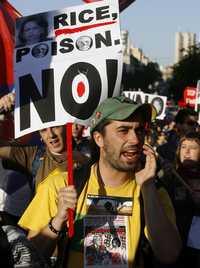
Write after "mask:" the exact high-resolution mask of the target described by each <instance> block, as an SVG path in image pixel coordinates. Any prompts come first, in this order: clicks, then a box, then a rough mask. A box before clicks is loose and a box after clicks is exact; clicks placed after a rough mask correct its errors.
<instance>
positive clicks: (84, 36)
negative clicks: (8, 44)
mask: <svg viewBox="0 0 200 268" xmlns="http://www.w3.org/2000/svg"><path fill="white" fill-rule="evenodd" d="M121 75H122V52H121V37H120V27H119V7H118V1H117V0H109V1H106V2H104V1H99V2H95V3H93V4H90V5H81V6H74V7H70V8H66V9H63V10H57V11H51V12H46V13H40V14H35V15H33V16H28V17H23V18H21V19H18V20H17V23H16V48H15V82H16V84H15V85H16V106H15V136H16V137H19V136H22V135H24V134H27V133H30V132H33V131H36V130H39V129H42V128H46V127H51V126H56V125H63V124H65V123H67V122H75V121H76V122H78V123H80V124H87V123H88V120H89V118H90V116H91V115H92V113H93V111H94V110H95V108H96V107H97V105H98V104H99V103H100V102H101V101H102V100H104V99H105V98H107V97H112V96H113V95H119V90H120V83H121Z"/></svg>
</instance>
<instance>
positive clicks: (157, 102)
mask: <svg viewBox="0 0 200 268" xmlns="http://www.w3.org/2000/svg"><path fill="white" fill-rule="evenodd" d="M123 95H125V96H126V97H127V98H130V99H131V100H133V101H135V102H137V103H151V104H152V105H153V106H154V107H155V108H156V110H157V117H156V118H157V119H163V118H164V117H165V110H166V105H167V97H165V96H160V95H154V94H146V93H143V92H141V91H124V92H123Z"/></svg>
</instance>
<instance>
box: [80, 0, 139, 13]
mask: <svg viewBox="0 0 200 268" xmlns="http://www.w3.org/2000/svg"><path fill="white" fill-rule="evenodd" d="M83 1H84V2H85V3H93V2H97V1H101V0H83ZM133 2H135V0H119V11H120V12H122V11H123V10H124V9H125V8H127V7H128V6H130V4H132V3H133Z"/></svg>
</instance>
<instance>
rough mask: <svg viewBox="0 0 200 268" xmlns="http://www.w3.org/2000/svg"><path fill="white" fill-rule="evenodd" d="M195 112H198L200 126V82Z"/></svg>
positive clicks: (199, 82)
mask: <svg viewBox="0 0 200 268" xmlns="http://www.w3.org/2000/svg"><path fill="white" fill-rule="evenodd" d="M195 111H196V112H198V123H199V124H200V80H198V81H197V89H196V100H195Z"/></svg>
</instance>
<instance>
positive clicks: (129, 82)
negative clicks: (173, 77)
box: [122, 56, 162, 93]
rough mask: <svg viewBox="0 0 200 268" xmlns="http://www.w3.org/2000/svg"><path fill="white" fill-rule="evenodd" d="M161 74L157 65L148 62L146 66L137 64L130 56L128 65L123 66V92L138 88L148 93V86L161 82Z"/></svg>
mask: <svg viewBox="0 0 200 268" xmlns="http://www.w3.org/2000/svg"><path fill="white" fill-rule="evenodd" d="M161 77H162V74H161V72H160V70H159V65H158V64H157V63H154V62H149V63H148V64H147V65H144V64H142V63H141V62H139V61H138V60H137V59H136V58H135V57H133V56H131V62H130V65H125V66H124V71H123V76H122V84H123V89H124V90H129V89H130V88H131V89H135V90H138V89H139V88H140V89H141V90H142V91H144V92H147V93H149V85H153V84H154V83H155V82H156V81H159V80H161Z"/></svg>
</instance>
